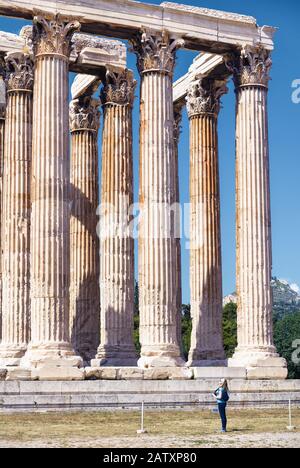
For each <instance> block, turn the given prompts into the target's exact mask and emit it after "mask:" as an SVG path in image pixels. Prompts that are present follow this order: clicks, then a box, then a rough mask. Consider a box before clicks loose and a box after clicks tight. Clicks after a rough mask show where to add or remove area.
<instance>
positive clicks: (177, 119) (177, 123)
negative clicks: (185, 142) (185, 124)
mask: <svg viewBox="0 0 300 468" xmlns="http://www.w3.org/2000/svg"><path fill="white" fill-rule="evenodd" d="M183 107H184V104H183V103H182V102H178V103H176V104H174V141H175V144H178V142H179V138H180V134H181V130H182V126H181V122H182V111H183Z"/></svg>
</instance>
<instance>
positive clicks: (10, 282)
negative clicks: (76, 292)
mask: <svg viewBox="0 0 300 468" xmlns="http://www.w3.org/2000/svg"><path fill="white" fill-rule="evenodd" d="M6 68H7V79H6V86H7V113H6V125H5V138H4V171H3V187H2V189H3V193H2V216H1V226H2V236H1V240H2V242H1V244H2V245H1V249H2V279H3V281H2V297H3V303H2V343H1V346H0V365H3V366H18V365H19V364H20V359H21V358H22V357H23V356H24V354H25V352H26V349H27V345H28V341H29V321H30V170H31V149H32V92H33V63H32V61H31V59H30V57H29V56H28V55H25V54H23V53H11V54H8V55H7V57H6Z"/></svg>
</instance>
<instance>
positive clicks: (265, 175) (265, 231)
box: [231, 49, 278, 366]
mask: <svg viewBox="0 0 300 468" xmlns="http://www.w3.org/2000/svg"><path fill="white" fill-rule="evenodd" d="M271 64H272V62H271V59H270V56H269V53H268V52H266V51H264V50H263V49H254V50H252V49H251V50H250V49H246V50H244V51H243V52H242V55H241V57H237V58H236V62H235V63H233V64H231V69H232V71H233V73H234V79H235V84H236V93H237V127H236V177H237V180H236V191H237V293H238V349H237V350H236V353H235V355H234V358H233V361H232V362H231V365H246V366H256V365H259V361H258V360H259V359H265V358H270V357H271V358H276V357H278V355H277V354H276V350H275V347H274V342H273V323H272V305H273V304H272V290H271V274H272V245H271V209H270V177H269V142H268V114H267V93H268V82H269V71H270V68H271ZM275 362H276V363H278V360H277V361H275Z"/></svg>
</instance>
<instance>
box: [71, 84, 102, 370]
mask: <svg viewBox="0 0 300 468" xmlns="http://www.w3.org/2000/svg"><path fill="white" fill-rule="evenodd" d="M97 87H98V85H97ZM93 91H95V90H94V89H92V90H89V91H88V92H87V93H85V94H84V95H83V96H81V97H80V98H78V99H76V100H73V101H72V102H71V104H70V130H71V147H72V150H71V200H72V211H71V224H70V247H71V260H70V275H71V277H70V337H71V342H72V345H73V348H74V349H75V352H76V353H77V354H78V355H79V356H81V357H82V358H83V361H84V363H88V362H89V361H90V360H91V359H92V358H93V357H94V356H95V353H96V351H97V347H98V344H99V328H100V323H99V319H100V293H99V239H98V235H97V223H98V217H97V209H98V204H99V201H98V199H99V196H98V193H99V191H98V130H99V124H100V112H99V104H100V101H99V100H96V99H93V97H92V94H93Z"/></svg>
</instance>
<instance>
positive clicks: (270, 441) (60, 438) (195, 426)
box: [0, 409, 300, 449]
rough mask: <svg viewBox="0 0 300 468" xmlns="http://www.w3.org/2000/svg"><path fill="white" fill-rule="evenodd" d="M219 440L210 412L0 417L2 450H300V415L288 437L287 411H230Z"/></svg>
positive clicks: (296, 414)
mask: <svg viewBox="0 0 300 468" xmlns="http://www.w3.org/2000/svg"><path fill="white" fill-rule="evenodd" d="M228 416H229V432H228V433H227V434H220V432H219V425H220V423H219V419H218V415H216V414H214V413H212V412H210V411H199V410H198V411H190V412H189V411H168V412H163V411H156V412H155V411H149V412H146V418H145V425H146V429H147V430H148V434H145V435H142V436H138V435H137V434H136V431H137V429H139V424H140V415H139V413H137V412H133V411H130V412H126V411H124V412H120V411H117V412H100V413H67V414H66V413H30V414H29V413H25V414H0V448H8V447H12V448H17V447H20V448H59V447H61V448H69V447H70V448H77V447H87V448H140V447H141V448H179V449H185V448H300V410H299V409H296V410H294V414H293V424H294V425H295V426H296V430H295V431H293V432H289V431H288V430H287V429H286V426H287V424H288V418H287V411H286V409H278V410H263V409H261V410H229V412H228Z"/></svg>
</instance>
